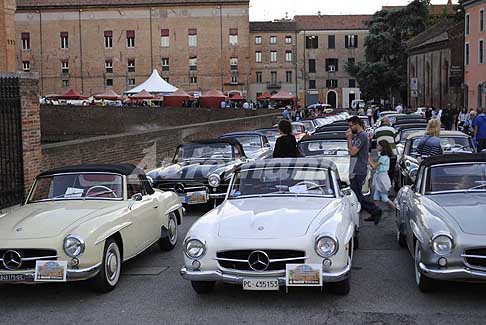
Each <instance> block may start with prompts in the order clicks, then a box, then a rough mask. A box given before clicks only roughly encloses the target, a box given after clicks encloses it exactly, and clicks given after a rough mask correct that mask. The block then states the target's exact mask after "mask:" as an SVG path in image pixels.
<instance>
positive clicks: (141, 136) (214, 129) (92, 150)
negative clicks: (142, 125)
mask: <svg viewBox="0 0 486 325" xmlns="http://www.w3.org/2000/svg"><path fill="white" fill-rule="evenodd" d="M277 115H278V113H270V114H266V115H260V116H252V117H240V118H233V119H229V120H222V121H212V122H203V123H197V124H190V125H183V126H175V127H165V128H160V129H158V130H151V131H145V132H131V133H124V134H117V135H108V136H100V137H95V138H90V139H82V140H73V141H66V142H59V143H51V144H45V145H43V146H42V157H43V163H42V170H47V169H51V168H55V167H59V166H64V165H74V164H80V163H120V162H128V163H133V164H136V165H138V166H139V167H141V168H144V169H147V170H150V169H153V168H155V167H156V166H159V165H160V162H161V161H162V160H167V159H171V158H172V157H173V155H174V153H175V149H176V147H177V145H179V144H181V143H183V142H185V141H189V140H192V139H203V138H214V137H217V136H220V135H222V134H224V133H227V132H231V131H236V130H253V129H256V128H261V127H269V126H271V125H272V123H274V122H275V119H276V116H277Z"/></svg>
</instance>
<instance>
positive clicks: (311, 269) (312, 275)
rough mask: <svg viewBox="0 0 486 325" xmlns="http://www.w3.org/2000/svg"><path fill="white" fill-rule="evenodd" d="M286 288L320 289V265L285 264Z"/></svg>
mask: <svg viewBox="0 0 486 325" xmlns="http://www.w3.org/2000/svg"><path fill="white" fill-rule="evenodd" d="M286 285H287V287H322V266H321V265H320V264H287V267H286Z"/></svg>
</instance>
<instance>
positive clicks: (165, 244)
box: [157, 212, 179, 251]
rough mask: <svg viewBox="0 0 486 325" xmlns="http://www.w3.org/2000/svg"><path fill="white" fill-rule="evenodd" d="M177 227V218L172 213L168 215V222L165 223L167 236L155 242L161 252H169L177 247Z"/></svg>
mask: <svg viewBox="0 0 486 325" xmlns="http://www.w3.org/2000/svg"><path fill="white" fill-rule="evenodd" d="M177 228H178V226H177V217H176V216H175V214H174V212H171V213H169V221H168V222H167V236H166V237H164V238H160V239H159V241H158V242H157V243H158V244H159V247H160V249H161V250H163V251H170V250H172V249H174V247H175V246H176V245H177V239H178V237H179V231H178V229H177Z"/></svg>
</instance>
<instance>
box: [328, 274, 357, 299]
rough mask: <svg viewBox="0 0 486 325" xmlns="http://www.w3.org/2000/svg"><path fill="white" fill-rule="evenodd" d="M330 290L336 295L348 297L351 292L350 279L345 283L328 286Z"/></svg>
mask: <svg viewBox="0 0 486 325" xmlns="http://www.w3.org/2000/svg"><path fill="white" fill-rule="evenodd" d="M328 290H329V292H332V293H334V294H336V295H340V296H345V295H348V294H349V292H350V291H351V286H350V281H349V277H348V278H347V279H346V280H344V281H341V282H336V283H330V284H328Z"/></svg>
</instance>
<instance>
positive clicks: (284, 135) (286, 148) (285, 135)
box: [273, 120, 303, 158]
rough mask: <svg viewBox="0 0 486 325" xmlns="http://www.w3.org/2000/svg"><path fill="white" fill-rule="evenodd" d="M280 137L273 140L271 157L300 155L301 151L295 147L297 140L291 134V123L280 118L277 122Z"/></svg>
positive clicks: (295, 156) (294, 156)
mask: <svg viewBox="0 0 486 325" xmlns="http://www.w3.org/2000/svg"><path fill="white" fill-rule="evenodd" d="M278 129H279V131H280V137H278V138H277V141H276V142H275V148H274V149H273V158H297V157H302V156H303V155H302V153H301V152H300V150H299V149H298V148H297V140H295V136H294V135H293V134H292V124H291V123H290V121H288V120H281V121H280V122H279V123H278Z"/></svg>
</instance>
